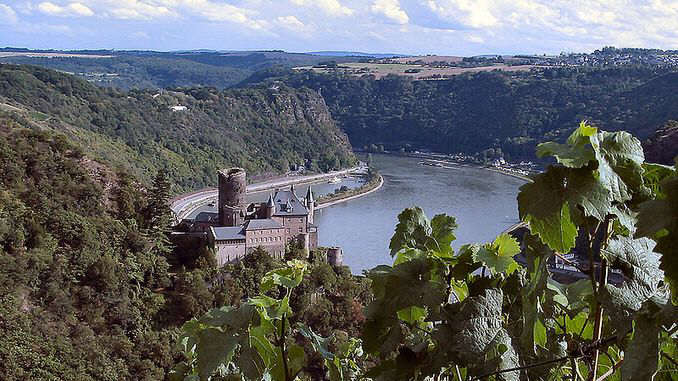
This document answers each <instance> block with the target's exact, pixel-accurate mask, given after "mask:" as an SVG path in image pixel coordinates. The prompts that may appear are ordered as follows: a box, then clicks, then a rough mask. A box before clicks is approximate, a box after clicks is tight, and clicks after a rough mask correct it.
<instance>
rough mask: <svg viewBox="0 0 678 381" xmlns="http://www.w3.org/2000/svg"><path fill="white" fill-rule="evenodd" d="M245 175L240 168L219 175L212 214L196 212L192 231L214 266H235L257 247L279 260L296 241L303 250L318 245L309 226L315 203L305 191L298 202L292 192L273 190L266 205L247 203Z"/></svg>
mask: <svg viewBox="0 0 678 381" xmlns="http://www.w3.org/2000/svg"><path fill="white" fill-rule="evenodd" d="M246 196H247V175H246V173H245V170H244V169H242V168H230V169H225V170H222V171H219V196H218V204H217V208H218V212H217V213H213V212H202V213H200V214H198V216H197V217H196V218H195V220H194V224H193V230H194V231H204V232H206V233H207V240H208V243H209V245H210V246H211V247H212V248H213V249H214V252H215V254H216V258H217V262H218V264H219V266H221V265H224V264H226V263H229V262H234V261H238V260H239V259H241V258H242V257H244V256H245V255H246V254H248V253H249V252H251V251H252V250H254V249H255V248H257V247H261V248H263V249H264V250H266V251H267V252H268V253H269V254H270V255H271V256H273V257H277V258H282V257H283V256H284V255H285V245H286V244H288V243H289V242H291V241H294V240H297V241H298V242H300V243H301V245H302V246H303V247H304V248H305V249H307V250H312V249H315V248H316V247H317V246H318V229H317V227H316V226H315V225H313V215H314V212H315V200H314V198H313V192H312V191H311V188H310V187H309V188H308V191H307V192H306V196H305V197H304V198H303V199H300V198H299V197H298V196H297V194H296V193H295V191H294V185H292V186H290V188H289V190H281V189H276V191H275V193H273V194H271V195H270V196H269V198H268V201H267V202H263V203H257V204H255V203H252V204H247V201H246Z"/></svg>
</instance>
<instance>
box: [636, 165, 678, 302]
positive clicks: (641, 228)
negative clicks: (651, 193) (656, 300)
mask: <svg viewBox="0 0 678 381" xmlns="http://www.w3.org/2000/svg"><path fill="white" fill-rule="evenodd" d="M661 191H662V194H663V195H664V198H661V199H658V200H650V201H646V202H644V203H643V204H641V207H640V213H639V215H638V230H637V232H636V236H637V237H650V238H652V239H654V240H655V241H656V242H657V247H656V248H655V250H656V251H657V252H659V253H661V254H662V257H661V266H660V268H661V269H662V270H664V273H665V275H666V278H667V279H668V281H669V283H670V284H671V289H672V291H673V297H674V298H675V299H678V177H675V176H674V177H671V178H668V179H666V180H664V181H663V182H662V183H661Z"/></svg>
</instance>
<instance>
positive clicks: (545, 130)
mask: <svg viewBox="0 0 678 381" xmlns="http://www.w3.org/2000/svg"><path fill="white" fill-rule="evenodd" d="M266 74H267V73H258V74H257V75H256V77H255V79H256V80H257V81H262V80H263V81H265V80H266V77H267V75H266ZM268 76H270V77H273V78H275V79H277V80H283V81H285V83H287V84H289V85H290V86H293V87H296V88H305V87H309V88H312V89H314V90H317V91H320V92H321V93H322V95H323V97H324V98H325V100H326V102H327V104H328V106H329V108H330V112H331V113H332V116H333V117H334V118H335V119H336V120H337V123H338V125H339V126H340V127H341V128H342V129H343V130H344V131H345V132H346V133H347V134H348V136H349V138H350V139H351V143H352V144H353V145H354V146H356V147H363V146H367V145H370V144H383V145H384V146H385V147H386V148H387V149H396V150H397V149H399V148H409V149H429V150H434V151H439V152H448V153H455V152H464V153H467V154H473V153H476V152H479V151H482V150H485V149H488V148H501V149H502V151H503V152H504V153H505V154H507V155H508V156H510V157H511V158H513V159H519V158H520V159H522V158H527V159H534V146H535V144H536V142H539V141H544V140H553V139H556V140H558V139H564V138H565V137H566V136H568V135H569V134H570V133H571V132H572V129H573V127H572V126H577V125H578V122H579V121H581V120H589V121H591V122H592V123H593V124H595V125H597V126H599V127H601V128H604V129H606V130H612V131H617V130H627V131H630V132H632V133H633V134H635V135H637V136H639V137H641V138H646V137H648V136H650V135H651V134H653V133H654V131H655V130H656V129H657V128H659V127H660V126H661V125H663V124H664V123H665V122H666V121H667V120H671V119H676V118H678V95H676V92H675V89H676V88H677V86H678V83H677V82H676V81H678V73H672V72H669V71H667V69H656V68H651V67H637V66H628V67H613V68H581V67H578V68H577V67H576V68H568V67H563V68H551V69H539V70H534V71H532V72H528V73H507V72H500V71H496V72H484V73H477V74H464V75H458V76H455V77H452V78H450V79H444V80H431V81H415V80H412V79H409V78H406V77H403V76H387V77H385V78H382V79H379V80H377V79H375V78H374V77H372V76H369V75H365V76H362V77H351V76H346V75H342V74H339V73H330V74H319V73H314V72H312V71H302V72H287V73H285V74H282V75H281V73H280V72H279V71H270V72H269V73H268ZM250 82H251V81H250ZM245 83H247V81H246V82H245Z"/></svg>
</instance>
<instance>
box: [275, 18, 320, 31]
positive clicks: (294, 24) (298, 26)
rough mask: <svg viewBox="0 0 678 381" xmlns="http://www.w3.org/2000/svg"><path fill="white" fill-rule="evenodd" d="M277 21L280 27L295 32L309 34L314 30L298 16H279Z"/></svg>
mask: <svg viewBox="0 0 678 381" xmlns="http://www.w3.org/2000/svg"><path fill="white" fill-rule="evenodd" d="M276 21H277V22H278V25H280V26H282V27H284V28H287V29H290V30H292V31H295V32H308V31H311V30H313V29H314V28H313V27H312V26H311V25H306V24H304V23H303V22H301V20H299V19H298V18H297V17H296V16H279V17H278V18H276Z"/></svg>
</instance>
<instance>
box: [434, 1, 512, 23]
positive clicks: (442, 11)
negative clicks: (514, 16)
mask: <svg viewBox="0 0 678 381" xmlns="http://www.w3.org/2000/svg"><path fill="white" fill-rule="evenodd" d="M494 3H495V2H494V1H492V0H427V1H426V3H425V4H426V6H427V7H428V8H429V9H430V10H431V11H432V12H433V13H435V14H436V15H438V17H440V18H442V19H448V20H451V21H455V22H459V23H461V24H463V25H465V26H469V27H472V28H485V27H493V26H495V25H497V24H498V23H499V20H498V19H497V18H496V17H495V16H494V14H493V13H492V10H493V8H494Z"/></svg>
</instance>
